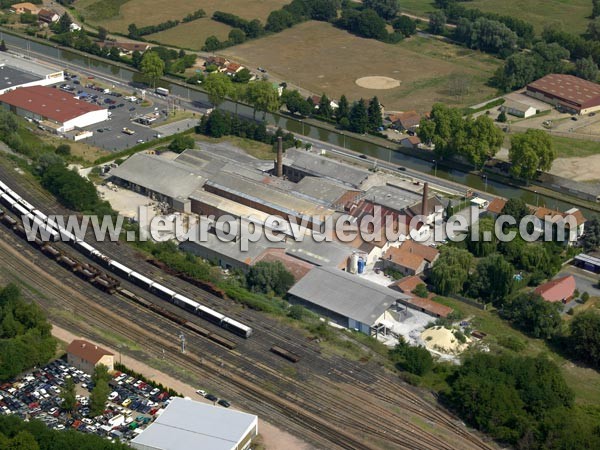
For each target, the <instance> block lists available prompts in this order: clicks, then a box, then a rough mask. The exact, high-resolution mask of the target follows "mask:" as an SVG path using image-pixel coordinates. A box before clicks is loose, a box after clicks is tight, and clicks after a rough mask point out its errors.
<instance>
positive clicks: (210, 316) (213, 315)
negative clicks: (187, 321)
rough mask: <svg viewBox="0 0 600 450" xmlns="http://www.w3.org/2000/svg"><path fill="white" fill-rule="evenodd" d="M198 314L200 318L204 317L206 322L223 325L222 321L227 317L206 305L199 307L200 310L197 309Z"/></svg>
mask: <svg viewBox="0 0 600 450" xmlns="http://www.w3.org/2000/svg"><path fill="white" fill-rule="evenodd" d="M196 313H197V314H198V315H199V316H200V317H203V318H205V319H206V320H210V321H211V322H214V323H221V321H222V320H223V319H224V318H225V316H224V315H223V314H221V313H220V312H217V311H215V310H214V309H210V308H208V307H206V306H204V305H198V308H196Z"/></svg>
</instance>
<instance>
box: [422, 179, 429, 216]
mask: <svg viewBox="0 0 600 450" xmlns="http://www.w3.org/2000/svg"><path fill="white" fill-rule="evenodd" d="M428 201H429V183H427V182H426V183H425V184H424V185H423V200H421V215H422V216H427V213H428V208H427V206H428V205H427V203H428Z"/></svg>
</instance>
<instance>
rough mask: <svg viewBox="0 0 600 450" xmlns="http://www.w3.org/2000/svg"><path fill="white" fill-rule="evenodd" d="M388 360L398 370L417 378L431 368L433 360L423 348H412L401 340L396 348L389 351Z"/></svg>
mask: <svg viewBox="0 0 600 450" xmlns="http://www.w3.org/2000/svg"><path fill="white" fill-rule="evenodd" d="M390 358H391V359H392V361H393V362H394V363H395V364H396V365H397V366H398V367H399V368H400V369H402V370H406V371H407V372H410V373H414V374H415V375H419V376H422V375H425V374H427V373H428V372H429V371H430V370H431V369H432V368H433V358H432V357H431V354H430V353H429V351H428V350H427V349H426V348H425V347H422V346H418V347H413V346H411V345H408V344H407V343H406V342H405V341H404V340H403V339H399V341H398V344H396V347H394V349H393V350H391V351H390Z"/></svg>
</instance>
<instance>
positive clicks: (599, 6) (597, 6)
mask: <svg viewBox="0 0 600 450" xmlns="http://www.w3.org/2000/svg"><path fill="white" fill-rule="evenodd" d="M598 16H600V0H592V19H595V18H596V17H598Z"/></svg>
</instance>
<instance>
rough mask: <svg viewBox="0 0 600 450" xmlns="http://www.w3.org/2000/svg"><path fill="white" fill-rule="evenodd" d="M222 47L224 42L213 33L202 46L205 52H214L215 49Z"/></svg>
mask: <svg viewBox="0 0 600 450" xmlns="http://www.w3.org/2000/svg"><path fill="white" fill-rule="evenodd" d="M221 47H223V44H222V43H221V41H220V40H219V38H218V37H216V36H214V35H211V36H209V37H207V38H206V40H205V41H204V46H203V47H202V50H203V51H205V52H214V51H215V50H219V49H220V48H221Z"/></svg>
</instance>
